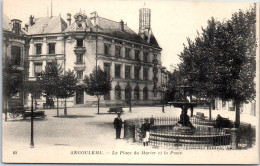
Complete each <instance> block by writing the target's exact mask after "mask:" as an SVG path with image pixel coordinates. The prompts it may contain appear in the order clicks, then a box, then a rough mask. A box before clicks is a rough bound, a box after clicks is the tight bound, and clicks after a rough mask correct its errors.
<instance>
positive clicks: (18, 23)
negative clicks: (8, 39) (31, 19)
mask: <svg viewBox="0 0 260 166" xmlns="http://www.w3.org/2000/svg"><path fill="white" fill-rule="evenodd" d="M11 22H12V24H13V28H12V32H14V33H16V34H19V33H20V31H21V22H22V21H21V20H17V19H13V20H11Z"/></svg>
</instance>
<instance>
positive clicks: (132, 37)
mask: <svg viewBox="0 0 260 166" xmlns="http://www.w3.org/2000/svg"><path fill="white" fill-rule="evenodd" d="M97 24H98V26H99V27H100V28H99V29H98V33H100V34H105V35H108V36H112V37H116V38H120V39H125V40H129V41H133V42H137V43H142V44H148V45H149V43H148V42H147V41H145V40H144V39H142V38H141V37H140V36H139V35H138V34H136V33H135V32H134V31H133V30H132V29H130V28H129V27H128V26H127V25H126V24H124V30H123V31H122V30H121V26H120V22H116V21H112V20H109V19H106V18H102V17H98V20H97ZM94 31H96V29H94Z"/></svg>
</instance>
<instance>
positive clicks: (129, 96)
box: [125, 84, 132, 104]
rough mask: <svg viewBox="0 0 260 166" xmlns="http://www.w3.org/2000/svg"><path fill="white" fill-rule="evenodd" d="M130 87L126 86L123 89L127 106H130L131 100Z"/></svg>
mask: <svg viewBox="0 0 260 166" xmlns="http://www.w3.org/2000/svg"><path fill="white" fill-rule="evenodd" d="M131 91H132V89H131V86H130V85H129V84H128V85H127V86H126V87H125V101H126V103H127V104H130V100H131Z"/></svg>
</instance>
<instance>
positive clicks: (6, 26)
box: [2, 13, 11, 30]
mask: <svg viewBox="0 0 260 166" xmlns="http://www.w3.org/2000/svg"><path fill="white" fill-rule="evenodd" d="M2 19H3V20H2V27H3V30H11V24H10V23H11V20H10V18H9V17H8V16H7V15H5V14H4V13H3V18H2Z"/></svg>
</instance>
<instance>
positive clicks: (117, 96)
mask: <svg viewBox="0 0 260 166" xmlns="http://www.w3.org/2000/svg"><path fill="white" fill-rule="evenodd" d="M115 99H116V100H121V88H120V86H119V85H116V87H115Z"/></svg>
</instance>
